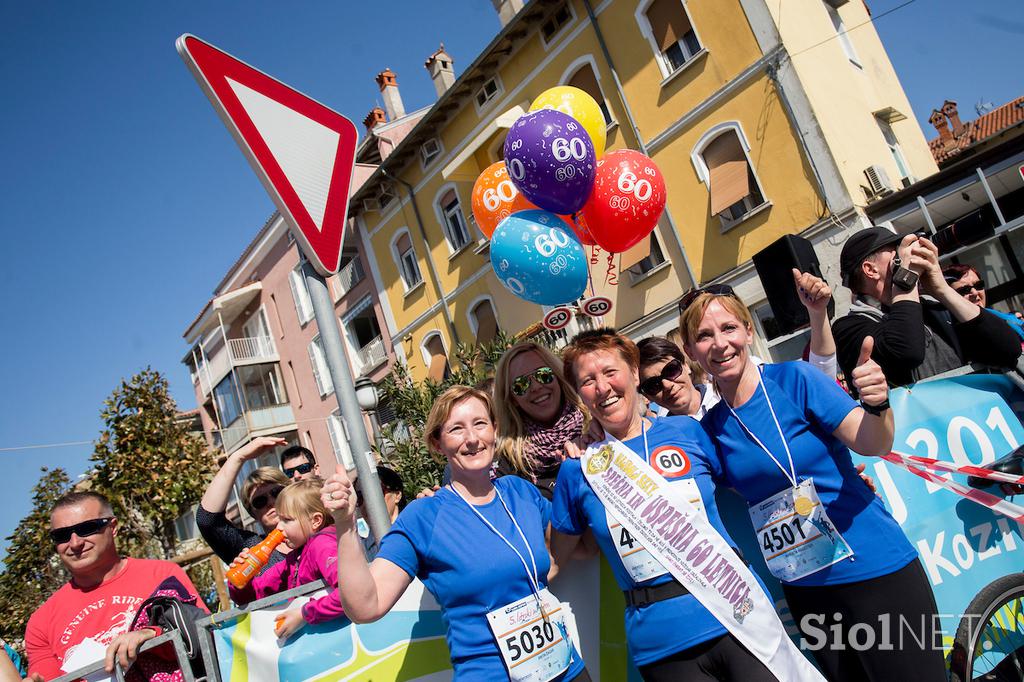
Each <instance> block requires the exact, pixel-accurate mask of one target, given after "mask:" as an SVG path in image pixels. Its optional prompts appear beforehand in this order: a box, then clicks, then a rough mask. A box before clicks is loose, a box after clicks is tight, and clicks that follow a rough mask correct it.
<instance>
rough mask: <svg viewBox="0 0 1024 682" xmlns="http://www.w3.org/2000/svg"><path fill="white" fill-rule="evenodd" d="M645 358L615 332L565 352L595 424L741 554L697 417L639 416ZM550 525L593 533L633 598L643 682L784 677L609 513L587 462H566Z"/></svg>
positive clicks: (633, 646)
mask: <svg viewBox="0 0 1024 682" xmlns="http://www.w3.org/2000/svg"><path fill="white" fill-rule="evenodd" d="M639 357H640V355H639V351H638V350H637V347H636V344H634V343H633V342H632V341H631V340H630V339H628V338H626V337H625V336H622V335H621V334H617V333H615V331H614V330H611V329H598V330H593V331H588V332H583V333H582V334H579V335H578V336H576V338H575V339H573V341H572V343H570V344H569V345H568V346H567V347H566V348H565V349H563V351H562V359H563V361H564V363H565V367H564V370H565V377H566V380H567V381H569V383H570V384H572V385H573V387H574V388H575V389H576V390H577V391H578V392H579V395H580V398H582V400H583V403H584V405H586V407H587V409H588V410H589V411H590V415H591V418H593V419H594V420H595V421H597V422H598V423H599V424H600V425H601V427H603V428H604V431H605V433H607V434H609V435H611V436H614V437H615V438H617V439H618V440H619V441H621V442H622V443H623V444H624V445H625V446H626V447H627V448H630V449H631V450H633V452H635V453H637V454H638V455H640V456H642V457H643V458H644V459H645V460H646V461H647V462H648V463H649V464H651V465H652V467H654V469H655V471H657V472H658V473H660V474H661V475H662V476H663V477H664V478H665V479H666V480H668V481H670V482H671V483H672V484H673V485H677V486H680V487H681V488H683V489H684V490H685V494H686V495H687V497H688V499H689V500H690V501H691V502H692V503H694V504H695V505H698V506H699V507H702V508H703V510H704V513H705V515H706V517H707V519H708V521H709V522H710V523H711V525H712V526H713V527H714V528H715V529H716V530H717V531H718V533H719V534H720V535H721V536H722V537H723V538H724V539H725V541H726V542H727V543H728V544H730V545H732V546H733V547H735V543H734V542H733V541H732V540H731V539H730V538H729V534H728V532H727V531H726V530H725V527H724V526H723V525H722V520H721V518H720V517H719V514H718V508H717V506H716V505H715V496H714V490H715V484H714V482H713V480H712V475H713V474H714V473H718V472H716V471H715V470H716V468H717V464H716V463H715V461H714V456H715V455H714V446H713V445H712V444H711V442H710V440H709V439H708V437H707V435H706V434H705V433H704V432H703V430H702V429H701V427H700V425H699V424H698V422H697V421H696V420H694V419H690V418H689V417H662V418H654V419H649V418H646V417H641V412H643V407H644V405H643V401H642V399H641V398H640V396H639V394H638V393H637V384H638V383H639V374H638V369H637V367H638V363H639ZM570 449H571V448H570ZM551 524H552V527H553V528H554V529H555V530H557V531H561V532H562V533H564V534H566V535H569V536H580V535H582V534H583V533H584V532H585V531H586V530H588V529H590V530H592V531H593V534H594V538H595V539H596V540H597V544H598V546H599V547H600V548H601V551H602V552H603V553H604V556H605V558H606V559H607V560H608V564H609V566H611V569H612V572H613V573H614V574H615V579H616V581H617V582H618V584H619V587H620V588H621V589H622V590H623V594H624V596H625V598H626V613H625V621H626V639H627V642H628V644H629V651H630V655H631V656H632V659H633V662H634V663H635V664H636V666H637V668H638V669H639V670H640V674H641V675H642V676H643V678H644V680H647V681H648V682H650V681H651V680H737V681H739V680H742V681H743V682H758V681H759V680H766V681H774V680H775V679H776V678H775V676H774V675H773V674H772V673H771V672H770V671H769V670H768V668H766V667H765V666H764V665H763V664H762V663H761V662H760V661H759V660H758V659H757V658H756V657H755V656H754V655H753V654H751V653H750V652H749V651H747V649H745V648H744V647H743V645H742V644H740V642H739V641H737V640H736V638H735V637H733V636H732V635H731V634H730V633H729V632H728V631H727V630H726V628H725V627H724V626H723V625H722V624H721V623H720V622H719V621H718V620H717V619H716V618H715V616H713V615H712V614H711V613H710V612H709V611H708V610H707V609H705V608H704V607H703V606H702V605H701V604H700V602H699V601H697V598H696V597H694V596H693V595H692V594H690V593H689V592H688V591H687V590H686V588H685V587H683V585H682V584H681V583H679V582H678V581H677V580H676V579H675V578H674V577H672V575H671V574H670V573H669V572H668V571H667V570H666V569H665V568H664V566H662V565H661V564H660V563H658V561H657V560H656V559H654V557H653V556H652V555H651V554H650V553H649V552H647V550H645V549H643V548H642V545H641V544H640V543H639V542H637V540H636V539H635V538H634V537H633V536H632V535H631V534H630V533H629V532H628V531H626V529H625V528H623V527H622V526H621V525H619V523H618V522H617V521H616V520H615V518H614V517H613V516H610V515H609V514H608V513H607V512H606V511H605V507H604V505H603V504H602V502H601V500H600V499H599V498H598V496H597V495H596V494H595V493H594V490H593V488H591V486H590V484H589V483H588V482H587V480H586V478H585V477H584V474H583V471H582V468H581V466H580V460H579V459H575V458H572V459H567V460H566V461H565V462H563V463H562V468H561V470H560V471H559V474H558V483H557V485H556V486H555V497H554V500H553V502H552V512H551ZM555 541H557V539H556V540H553V542H555ZM567 551H568V549H567ZM780 628H781V625H780ZM783 636H785V635H783Z"/></svg>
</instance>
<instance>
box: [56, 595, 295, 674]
mask: <svg viewBox="0 0 1024 682" xmlns="http://www.w3.org/2000/svg"><path fill="white" fill-rule="evenodd" d="M303 587H305V585H303ZM202 620H205V619H202ZM200 639H202V638H200ZM167 642H170V643H171V645H172V646H173V647H174V655H175V657H176V658H177V659H178V666H179V667H180V668H181V673H182V676H183V677H184V678H185V682H196V678H195V675H193V674H192V666H191V664H190V663H189V661H188V654H187V653H185V643H184V641H182V639H181V634H180V633H179V632H178V631H177V630H171V631H169V632H165V633H163V634H162V635H159V636H158V637H154V638H153V639H150V640H148V641H146V642H145V643H144V644H143V645H142V646H140V647H139V654H140V655H141V654H144V653H145V652H147V651H149V650H150V649H154V648H156V647H158V646H161V645H163V644H166V643H167ZM201 644H202V642H200V645H201ZM204 662H205V657H204ZM104 663H105V661H104V660H103V659H100V660H98V661H96V662H95V663H91V664H89V665H87V666H85V667H84V668H79V669H78V670H74V671H72V672H70V673H68V674H67V675H62V676H61V677H57V678H55V679H53V680H51V682H74V680H82V679H87V678H88V677H89V676H95V675H96V673H99V672H100V671H102V670H103V665H104ZM214 669H216V664H214ZM207 670H209V668H207ZM124 673H125V671H124V669H122V668H121V666H120V664H118V663H117V662H116V661H115V663H114V674H113V675H111V677H112V678H113V679H114V680H116V681H117V682H124ZM218 679H219V678H218Z"/></svg>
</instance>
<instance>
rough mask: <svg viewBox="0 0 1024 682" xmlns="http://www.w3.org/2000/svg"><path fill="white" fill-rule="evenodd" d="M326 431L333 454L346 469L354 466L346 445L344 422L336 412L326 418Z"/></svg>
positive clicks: (346, 436)
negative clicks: (329, 437)
mask: <svg viewBox="0 0 1024 682" xmlns="http://www.w3.org/2000/svg"><path fill="white" fill-rule="evenodd" d="M327 432H328V433H329V434H330V436H331V446H332V447H333V448H334V456H335V457H336V458H337V460H338V462H340V463H341V465H342V466H343V467H345V469H346V470H348V471H351V470H352V469H354V468H355V462H354V461H353V460H352V451H351V450H350V449H349V447H348V435H347V434H346V433H345V424H344V423H343V422H342V421H341V416H340V415H338V413H337V412H335V413H333V414H331V416H330V417H328V418H327Z"/></svg>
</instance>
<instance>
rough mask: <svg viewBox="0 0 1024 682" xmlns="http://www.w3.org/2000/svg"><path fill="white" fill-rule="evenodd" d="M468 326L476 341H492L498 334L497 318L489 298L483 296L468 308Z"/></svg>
mask: <svg viewBox="0 0 1024 682" xmlns="http://www.w3.org/2000/svg"><path fill="white" fill-rule="evenodd" d="M469 326H470V328H471V329H472V330H473V333H474V334H476V341H477V343H487V342H488V341H493V340H494V337H495V336H497V335H498V318H497V315H496V314H495V312H494V304H493V303H492V302H491V299H489V298H485V299H483V300H482V301H480V302H479V303H477V304H475V305H473V306H472V307H470V309H469Z"/></svg>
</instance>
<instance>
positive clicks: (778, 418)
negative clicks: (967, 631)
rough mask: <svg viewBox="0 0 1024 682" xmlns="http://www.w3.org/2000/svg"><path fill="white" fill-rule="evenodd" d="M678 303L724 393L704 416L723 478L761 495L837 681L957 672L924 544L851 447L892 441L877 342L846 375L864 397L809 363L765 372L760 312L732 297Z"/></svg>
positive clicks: (800, 613) (771, 553)
mask: <svg viewBox="0 0 1024 682" xmlns="http://www.w3.org/2000/svg"><path fill="white" fill-rule="evenodd" d="M680 312H681V316H680V324H679V326H680V332H681V333H682V337H683V343H684V347H685V349H686V352H687V354H688V355H689V356H690V357H692V358H694V359H695V360H696V361H697V362H699V363H700V365H701V366H702V367H703V368H704V370H705V371H706V372H708V374H709V375H710V376H711V377H712V378H713V380H714V382H715V386H716V387H717V389H718V392H719V394H720V395H721V397H722V400H721V402H720V403H719V404H718V405H716V406H715V407H713V408H712V409H711V410H710V411H709V412H708V414H707V416H705V418H704V420H703V421H702V424H703V426H704V428H705V429H706V430H707V432H708V434H709V435H710V436H711V437H712V439H713V440H714V441H715V443H716V445H717V447H718V450H719V459H720V461H721V465H722V469H723V471H724V481H725V482H727V483H728V484H729V485H731V486H732V487H734V488H736V490H737V491H739V493H740V495H742V496H743V497H744V498H745V499H746V501H747V503H748V505H749V513H750V518H751V522H752V524H753V526H754V529H755V531H756V533H757V536H758V542H759V544H760V546H761V551H762V553H763V554H764V557H765V562H766V563H767V565H768V568H769V570H771V571H772V574H773V575H775V576H776V577H777V578H779V579H780V581H781V582H782V586H783V591H784V592H785V595H786V601H787V602H788V604H789V608H790V611H791V613H792V615H793V618H794V620H795V621H796V623H797V625H798V626H799V627H800V629H801V631H802V633H803V636H804V647H805V648H809V649H812V650H813V651H814V655H815V658H816V659H817V661H818V663H819V665H820V666H821V668H822V670H823V671H824V672H825V674H826V675H827V676H828V677H829V679H832V680H906V679H921V680H939V679H945V677H944V676H945V672H944V663H943V658H942V653H941V643H939V644H938V646H936V645H934V644H933V640H932V639H931V634H932V630H931V626H932V624H933V622H934V620H933V617H934V616H935V614H936V612H937V609H936V605H935V598H934V595H933V594H932V590H931V587H930V585H929V583H928V578H927V577H926V575H925V572H924V569H923V568H922V566H921V563H920V561H919V560H918V559H917V552H916V551H915V550H914V548H913V546H912V545H911V544H910V542H909V541H908V540H907V538H906V536H905V535H904V534H903V531H902V530H901V529H900V527H899V525H898V524H897V523H896V521H895V520H894V519H893V518H892V516H890V515H889V513H888V512H887V511H886V509H885V507H884V506H883V504H882V501H881V500H880V499H878V498H877V497H876V496H875V495H874V494H872V492H871V491H870V490H869V489H868V488H867V487H866V486H864V485H863V484H862V483H861V481H860V479H859V476H858V474H857V471H856V469H855V468H854V465H853V462H852V460H851V457H850V450H854V451H856V452H859V453H861V454H864V455H870V456H874V455H881V454H884V453H887V452H888V451H889V449H890V448H891V447H892V439H893V432H894V425H893V416H892V412H891V411H890V410H889V409H888V407H889V402H888V387H887V385H886V382H885V376H884V375H883V374H882V370H881V368H880V367H879V366H878V365H877V364H876V363H875V362H874V361H872V360H871V359H870V358H871V350H872V339H871V338H870V337H868V338H867V339H866V340H865V342H864V347H863V348H862V349H861V357H860V361H859V362H858V363H857V367H856V368H855V369H854V371H853V372H852V376H850V377H847V378H848V380H850V381H852V382H853V384H854V385H855V386H856V387H857V389H858V391H859V395H860V400H861V402H860V405H858V404H857V403H856V402H854V401H853V399H852V398H850V397H849V396H848V395H847V394H846V393H844V392H843V391H842V389H840V388H839V387H838V385H837V384H836V383H835V382H834V381H832V380H830V379H828V378H827V377H825V376H823V375H822V373H821V372H819V371H817V370H816V369H813V368H812V367H810V366H809V365H808V364H807V363H803V362H785V363H780V364H766V365H764V366H763V367H762V368H761V369H760V370H759V369H758V367H757V366H756V365H755V364H754V363H753V362H752V361H751V360H750V345H751V343H753V338H754V337H753V321H752V319H751V317H750V313H749V312H748V311H747V308H746V307H745V306H744V305H743V303H742V302H741V301H740V300H739V299H738V298H737V297H736V296H735V295H734V294H721V293H712V292H707V291H701V290H696V291H692V292H690V293H688V294H687V295H686V296H684V297H683V299H682V300H681V301H680ZM901 619H902V620H901ZM921 641H924V642H925V644H924V645H923V646H922V645H921V644H920V642H921Z"/></svg>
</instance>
